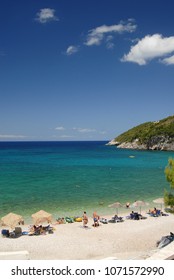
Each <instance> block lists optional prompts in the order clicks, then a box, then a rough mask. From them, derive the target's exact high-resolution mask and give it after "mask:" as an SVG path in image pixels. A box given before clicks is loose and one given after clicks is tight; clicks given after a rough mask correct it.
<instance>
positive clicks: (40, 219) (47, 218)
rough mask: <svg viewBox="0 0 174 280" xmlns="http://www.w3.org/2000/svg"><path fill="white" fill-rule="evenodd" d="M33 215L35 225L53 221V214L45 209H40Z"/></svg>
mask: <svg viewBox="0 0 174 280" xmlns="http://www.w3.org/2000/svg"><path fill="white" fill-rule="evenodd" d="M31 217H32V218H33V222H34V224H35V225H38V224H41V223H44V222H47V223H51V221H52V215H51V214H50V213H48V212H46V211H44V210H40V211H38V212H36V213H35V214H32V215H31Z"/></svg>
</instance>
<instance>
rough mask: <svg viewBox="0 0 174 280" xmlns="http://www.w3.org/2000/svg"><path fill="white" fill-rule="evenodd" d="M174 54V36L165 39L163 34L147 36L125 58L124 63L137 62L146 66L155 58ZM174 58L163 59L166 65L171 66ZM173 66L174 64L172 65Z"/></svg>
mask: <svg viewBox="0 0 174 280" xmlns="http://www.w3.org/2000/svg"><path fill="white" fill-rule="evenodd" d="M172 52H174V36H172V37H163V36H162V35H161V34H154V35H151V36H150V35H147V36H145V37H144V38H143V39H141V40H139V41H138V43H137V44H136V45H135V46H132V47H131V49H130V52H129V53H128V54H126V55H124V56H123V58H122V61H124V62H127V61H128V62H135V63H137V64H139V65H145V64H147V62H148V61H150V60H152V59H154V58H158V57H159V58H160V57H163V56H166V55H168V54H171V53H172ZM172 61H173V58H172V57H170V58H168V59H163V62H164V63H166V64H171V62H172ZM172 64H173V63H172Z"/></svg>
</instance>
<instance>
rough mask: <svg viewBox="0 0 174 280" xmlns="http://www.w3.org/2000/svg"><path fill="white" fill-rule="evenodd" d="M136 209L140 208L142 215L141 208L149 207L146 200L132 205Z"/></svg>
mask: <svg viewBox="0 0 174 280" xmlns="http://www.w3.org/2000/svg"><path fill="white" fill-rule="evenodd" d="M132 205H133V206H134V207H140V214H141V207H142V206H145V205H148V203H146V202H145V201H144V200H137V201H135V202H134V203H133V204H132Z"/></svg>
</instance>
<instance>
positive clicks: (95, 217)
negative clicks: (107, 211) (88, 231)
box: [83, 211, 100, 228]
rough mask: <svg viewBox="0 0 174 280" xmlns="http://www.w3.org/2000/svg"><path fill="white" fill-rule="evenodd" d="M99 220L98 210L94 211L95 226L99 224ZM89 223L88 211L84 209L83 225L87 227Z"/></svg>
mask: <svg viewBox="0 0 174 280" xmlns="http://www.w3.org/2000/svg"><path fill="white" fill-rule="evenodd" d="M99 220H100V217H99V215H98V214H97V213H96V212H94V213H93V221H94V223H93V226H94V227H98V226H99ZM87 224H88V216H87V214H86V211H84V213H83V227H84V228H86V227H87Z"/></svg>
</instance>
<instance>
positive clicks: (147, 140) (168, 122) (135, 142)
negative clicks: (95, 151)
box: [108, 116, 174, 151]
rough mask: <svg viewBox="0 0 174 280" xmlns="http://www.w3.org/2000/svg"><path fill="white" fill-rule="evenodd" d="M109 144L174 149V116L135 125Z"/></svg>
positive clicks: (120, 146)
mask: <svg viewBox="0 0 174 280" xmlns="http://www.w3.org/2000/svg"><path fill="white" fill-rule="evenodd" d="M108 145H117V146H118V147H119V148H128V149H145V150H172V151H174V116H170V117H167V118H165V119H162V120H160V121H154V122H146V123H143V124H140V125H138V126H136V127H133V128H132V129H129V130H128V131H126V132H124V133H122V134H120V135H119V136H117V137H116V138H115V139H113V140H112V141H110V142H109V143H108Z"/></svg>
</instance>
